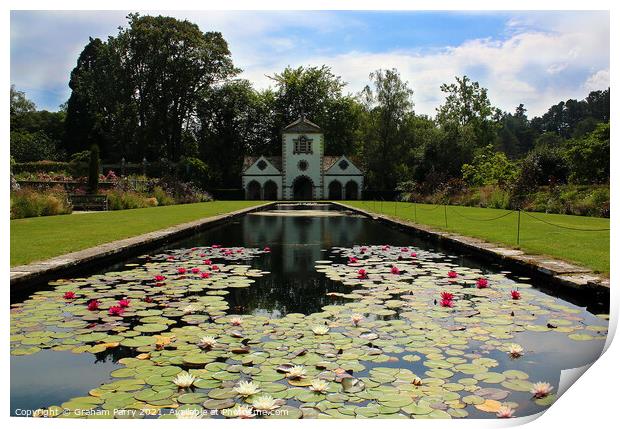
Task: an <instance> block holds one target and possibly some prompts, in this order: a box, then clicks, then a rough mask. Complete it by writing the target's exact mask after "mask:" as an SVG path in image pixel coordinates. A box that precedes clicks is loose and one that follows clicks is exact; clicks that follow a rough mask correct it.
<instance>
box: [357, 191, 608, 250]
mask: <svg viewBox="0 0 620 429" xmlns="http://www.w3.org/2000/svg"><path fill="white" fill-rule="evenodd" d="M377 202H378V203H379V211H380V213H381V214H384V212H383V203H384V202H385V201H384V200H383V199H381V200H379V201H376V200H375V201H373V203H372V209H373V210H374V211H377ZM403 204H406V203H403ZM411 204H412V205H413V207H412V208H413V220H414V222H415V223H417V222H418V210H420V211H422V212H426V213H429V212H434V211H436V210H437V209H439V208H440V207H443V209H444V216H443V217H444V226H445V227H446V228H448V212H450V213H451V214H452V213H454V214H456V215H457V216H459V217H461V218H463V219H466V220H469V221H472V222H493V221H497V220H500V219H504V218H506V217H508V216H510V215H512V214H513V213H514V214H516V215H517V219H516V225H515V226H516V243H517V245H519V244H520V242H521V213H523V214H524V215H526V216H528V217H530V218H532V219H534V220H536V221H538V222H541V223H544V224H546V225H549V226H552V227H555V228H559V229H565V230H570V231H578V232H606V231H610V230H611V229H610V228H579V227H573V226H567V225H560V224H557V223H554V222H550V221H548V220H545V219H542V218H541V217H539V216H535V215H533V214H531V213H530V212H526V211H521V210H509V211H507V212H506V213H502V214H500V215H498V216H493V217H490V218H484V219H482V218H476V217H472V216H468V215H466V214H464V213H462V211H461V210H459V209H457V208H456V207H455V206H449V205H447V204H435V205H434V207H431V208H429V207H427V206H428V205H427V204H422V205H420V204H417V203H416V202H413V203H411ZM366 205H367V206H368V208H369V209H370V208H371V203H370V201H368V202H366ZM406 209H407V207H406V206H405V210H406ZM448 209H449V210H448ZM397 213H398V202H394V216H397Z"/></svg>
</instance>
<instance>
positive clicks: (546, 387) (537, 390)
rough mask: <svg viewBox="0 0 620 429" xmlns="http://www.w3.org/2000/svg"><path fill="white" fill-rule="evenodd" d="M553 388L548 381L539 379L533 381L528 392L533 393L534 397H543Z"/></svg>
mask: <svg viewBox="0 0 620 429" xmlns="http://www.w3.org/2000/svg"><path fill="white" fill-rule="evenodd" d="M552 390H553V386H551V385H550V384H549V383H546V382H542V381H539V382H538V383H534V386H533V387H532V390H530V392H531V393H532V395H534V398H538V399H540V398H544V397H545V396H547V395H548V394H549V393H551V391H552Z"/></svg>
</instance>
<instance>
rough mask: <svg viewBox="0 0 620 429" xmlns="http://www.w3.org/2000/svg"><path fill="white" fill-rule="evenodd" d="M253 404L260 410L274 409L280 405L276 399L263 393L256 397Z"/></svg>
mask: <svg viewBox="0 0 620 429" xmlns="http://www.w3.org/2000/svg"><path fill="white" fill-rule="evenodd" d="M252 406H253V407H254V409H256V410H259V411H273V410H275V409H276V408H278V407H279V405H278V404H277V402H276V400H275V399H273V397H272V396H270V395H262V396H259V397H258V398H256V399H254V400H253V401H252Z"/></svg>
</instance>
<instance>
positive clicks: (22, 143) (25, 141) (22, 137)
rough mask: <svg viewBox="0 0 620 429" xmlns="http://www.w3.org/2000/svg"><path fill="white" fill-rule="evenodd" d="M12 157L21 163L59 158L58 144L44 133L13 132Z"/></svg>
mask: <svg viewBox="0 0 620 429" xmlns="http://www.w3.org/2000/svg"><path fill="white" fill-rule="evenodd" d="M10 138H11V156H12V157H13V158H15V159H16V160H17V161H20V162H30V161H41V160H44V159H49V160H55V159H58V158H59V153H58V151H57V149H56V144H55V143H54V141H53V140H51V139H50V138H49V137H48V136H47V135H46V134H45V133H44V132H42V131H37V132H34V133H31V132H28V131H23V130H20V131H11V137H10Z"/></svg>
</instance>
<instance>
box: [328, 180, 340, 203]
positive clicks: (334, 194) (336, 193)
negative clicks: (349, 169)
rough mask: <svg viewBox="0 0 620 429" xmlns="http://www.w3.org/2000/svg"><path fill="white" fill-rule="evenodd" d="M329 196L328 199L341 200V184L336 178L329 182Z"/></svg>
mask: <svg viewBox="0 0 620 429" xmlns="http://www.w3.org/2000/svg"><path fill="white" fill-rule="evenodd" d="M328 190H329V193H328V195H329V197H328V199H330V200H341V199H342V184H341V183H340V182H339V181H337V180H332V182H331V183H330V184H329V188H328Z"/></svg>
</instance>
